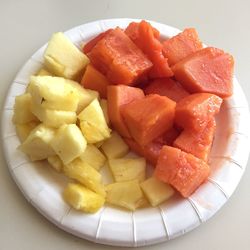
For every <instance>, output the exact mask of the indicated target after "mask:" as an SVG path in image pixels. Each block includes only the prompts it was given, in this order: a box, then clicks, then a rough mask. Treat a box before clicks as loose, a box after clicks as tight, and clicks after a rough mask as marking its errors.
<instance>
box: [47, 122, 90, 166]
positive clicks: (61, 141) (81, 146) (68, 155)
mask: <svg viewBox="0 0 250 250" xmlns="http://www.w3.org/2000/svg"><path fill="white" fill-rule="evenodd" d="M51 146H52V148H53V149H54V151H55V152H56V154H57V155H58V156H59V157H60V159H61V160H62V161H63V163H64V164H68V163H69V162H71V161H73V160H74V159H76V158H77V157H79V156H80V155H81V154H82V152H83V151H84V150H85V148H86V146H87V142H86V140H85V138H84V136H83V135H82V133H81V130H80V129H79V128H78V127H77V126H76V125H75V124H69V125H62V126H61V127H60V128H59V129H58V130H57V132H56V134H55V137H54V138H53V140H52V141H51Z"/></svg>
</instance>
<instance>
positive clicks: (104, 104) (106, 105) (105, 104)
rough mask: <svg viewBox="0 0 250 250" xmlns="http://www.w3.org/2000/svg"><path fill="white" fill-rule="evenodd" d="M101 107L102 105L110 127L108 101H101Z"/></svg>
mask: <svg viewBox="0 0 250 250" xmlns="http://www.w3.org/2000/svg"><path fill="white" fill-rule="evenodd" d="M100 105H101V108H102V111H103V114H104V117H105V121H106V123H107V124H108V125H110V120H109V116H108V101H107V100H106V99H101V100H100Z"/></svg>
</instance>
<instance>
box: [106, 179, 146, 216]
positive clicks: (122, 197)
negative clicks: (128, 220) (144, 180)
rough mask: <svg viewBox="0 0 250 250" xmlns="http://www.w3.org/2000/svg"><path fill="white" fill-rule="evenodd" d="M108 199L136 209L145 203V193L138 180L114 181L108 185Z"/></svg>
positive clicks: (113, 203)
mask: <svg viewBox="0 0 250 250" xmlns="http://www.w3.org/2000/svg"><path fill="white" fill-rule="evenodd" d="M106 192H107V195H106V201H107V202H108V203H110V204H112V205H116V206H120V207H123V208H126V209H129V210H132V211H134V210H135V209H136V208H138V207H140V206H141V205H142V204H143V200H144V197H143V193H142V191H141V188H140V185H139V182H138V181H136V180H133V181H126V182H117V183H112V184H109V185H107V186H106Z"/></svg>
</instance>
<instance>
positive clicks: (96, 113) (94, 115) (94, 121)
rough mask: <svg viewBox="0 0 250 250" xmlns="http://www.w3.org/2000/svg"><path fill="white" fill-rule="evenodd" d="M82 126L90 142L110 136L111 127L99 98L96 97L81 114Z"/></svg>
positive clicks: (79, 116)
mask: <svg viewBox="0 0 250 250" xmlns="http://www.w3.org/2000/svg"><path fill="white" fill-rule="evenodd" d="M78 119H79V120H80V128H81V130H82V133H83V135H84V137H85V138H86V140H87V142H88V143H96V142H99V141H103V140H105V139H107V138H109V137H110V129H109V127H108V125H107V123H106V121H105V117H104V114H103V111H102V108H101V106H100V103H99V101H98V100H97V99H94V100H93V101H92V102H91V103H90V104H89V105H88V106H87V107H86V108H85V109H84V110H83V111H82V112H81V113H80V114H79V115H78Z"/></svg>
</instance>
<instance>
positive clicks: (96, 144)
mask: <svg viewBox="0 0 250 250" xmlns="http://www.w3.org/2000/svg"><path fill="white" fill-rule="evenodd" d="M103 143H104V141H99V142H97V143H95V144H94V145H95V146H96V147H97V148H100V147H101V146H102V144H103Z"/></svg>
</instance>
